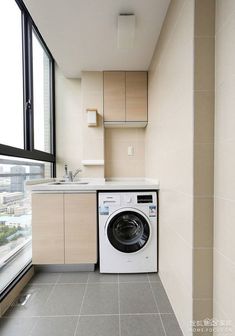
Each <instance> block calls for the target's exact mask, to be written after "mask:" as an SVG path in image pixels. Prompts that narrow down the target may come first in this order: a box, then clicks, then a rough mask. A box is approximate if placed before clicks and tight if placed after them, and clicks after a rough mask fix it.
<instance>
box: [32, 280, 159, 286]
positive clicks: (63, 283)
mask: <svg viewBox="0 0 235 336" xmlns="http://www.w3.org/2000/svg"><path fill="white" fill-rule="evenodd" d="M150 282H151V283H159V282H161V281H160V280H159V281H158V280H156V281H151V280H150ZM119 283H125V284H126V283H128V284H131V283H134V284H137V283H149V281H148V280H143V281H119ZM86 284H87V283H86V282H58V283H57V285H58V286H60V285H86ZM97 284H104V285H105V284H117V281H97V282H89V283H88V285H97ZM38 285H40V286H41V285H42V286H49V285H54V282H44V283H40V282H35V283H32V284H31V286H38Z"/></svg>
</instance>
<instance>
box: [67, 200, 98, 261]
mask: <svg viewBox="0 0 235 336" xmlns="http://www.w3.org/2000/svg"><path fill="white" fill-rule="evenodd" d="M64 222H65V264H79V263H96V262H97V228H96V195H95V194H65V195H64Z"/></svg>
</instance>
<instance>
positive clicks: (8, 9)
mask: <svg viewBox="0 0 235 336" xmlns="http://www.w3.org/2000/svg"><path fill="white" fill-rule="evenodd" d="M2 7H3V10H2ZM9 17H10V18H11V29H8V30H7V34H6V27H7V26H8V25H9V22H8V20H9V19H8V18H9ZM0 32H1V46H2V48H1V53H0V69H1V76H0V89H1V93H0V96H1V102H0V111H1V112H0V116H1V117H0V143H2V144H5V145H9V146H14V147H18V148H24V128H23V125H24V121H23V85H22V84H23V65H22V34H21V11H20V10H19V8H18V6H16V4H15V2H14V1H12V0H10V1H9V0H2V1H1V11H0Z"/></svg>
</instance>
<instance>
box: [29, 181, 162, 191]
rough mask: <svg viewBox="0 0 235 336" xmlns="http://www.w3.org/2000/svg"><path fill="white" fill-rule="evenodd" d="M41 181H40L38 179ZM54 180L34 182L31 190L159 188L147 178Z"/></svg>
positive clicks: (155, 182)
mask: <svg viewBox="0 0 235 336" xmlns="http://www.w3.org/2000/svg"><path fill="white" fill-rule="evenodd" d="M40 182H42V181H40ZM76 182H87V184H76ZM55 183H56V181H50V182H48V181H47V182H46V183H39V184H34V185H32V186H31V190H32V192H50V193H51V192H65V193H66V192H84V191H86V192H96V191H97V190H148V189H149V190H150V189H153V190H156V189H159V182H158V181H157V180H149V179H120V180H119V179H117V180H116V179H115V180H107V181H105V180H103V179H100V180H99V179H81V180H79V181H75V182H74V183H70V184H55Z"/></svg>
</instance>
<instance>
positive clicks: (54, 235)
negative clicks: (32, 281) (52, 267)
mask: <svg viewBox="0 0 235 336" xmlns="http://www.w3.org/2000/svg"><path fill="white" fill-rule="evenodd" d="M63 211H64V210H63V194H32V254H33V256H32V261H33V264H64V213H63Z"/></svg>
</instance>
